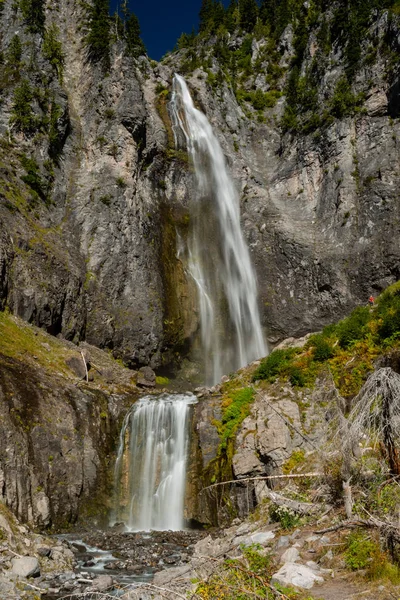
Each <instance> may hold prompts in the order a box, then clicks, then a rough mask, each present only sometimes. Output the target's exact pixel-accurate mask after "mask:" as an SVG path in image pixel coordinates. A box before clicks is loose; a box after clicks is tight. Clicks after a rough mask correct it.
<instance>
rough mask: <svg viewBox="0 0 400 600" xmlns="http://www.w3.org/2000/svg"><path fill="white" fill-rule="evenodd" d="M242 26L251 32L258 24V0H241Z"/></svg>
mask: <svg viewBox="0 0 400 600" xmlns="http://www.w3.org/2000/svg"><path fill="white" fill-rule="evenodd" d="M239 12H240V26H241V27H242V28H243V29H244V30H245V31H247V32H249V33H250V32H251V31H253V29H254V26H255V24H256V22H257V17H258V5H257V2H256V0H239Z"/></svg>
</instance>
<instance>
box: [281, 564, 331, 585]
mask: <svg viewBox="0 0 400 600" xmlns="http://www.w3.org/2000/svg"><path fill="white" fill-rule="evenodd" d="M323 581H324V580H323V578H322V577H320V576H319V575H317V574H316V572H315V571H314V570H313V569H311V568H310V567H306V566H305V565H300V564H298V563H286V564H285V565H283V567H281V568H280V569H279V571H278V572H277V573H275V574H274V575H273V576H272V579H271V583H279V584H280V585H283V586H285V587H286V586H290V585H294V586H296V587H299V588H302V589H304V590H309V589H310V588H312V587H313V585H314V584H315V583H323Z"/></svg>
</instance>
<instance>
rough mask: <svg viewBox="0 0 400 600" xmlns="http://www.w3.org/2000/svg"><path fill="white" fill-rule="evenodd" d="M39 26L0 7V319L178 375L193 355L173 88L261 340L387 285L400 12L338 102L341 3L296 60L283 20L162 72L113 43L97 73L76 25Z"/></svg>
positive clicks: (186, 182) (306, 326) (385, 20)
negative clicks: (228, 183) (233, 237)
mask: <svg viewBox="0 0 400 600" xmlns="http://www.w3.org/2000/svg"><path fill="white" fill-rule="evenodd" d="M310 6H311V5H310ZM338 6H340V5H339V4H338ZM44 9H45V10H44V24H43V27H42V29H40V30H39V31H37V30H34V29H32V26H30V25H29V22H28V20H27V16H26V14H25V13H24V7H23V6H22V7H21V6H19V4H18V3H15V2H14V3H13V2H12V1H11V0H5V1H4V2H3V3H2V12H1V21H0V34H1V46H2V52H3V63H2V65H1V69H2V79H3V83H2V90H1V95H2V103H1V107H0V135H1V148H0V154H1V157H0V158H1V171H2V177H1V181H0V186H1V187H0V197H1V204H0V219H1V237H0V269H1V281H0V303H1V307H3V308H4V307H5V306H8V307H9V308H10V309H11V310H12V311H13V312H14V314H17V315H19V316H21V317H22V318H23V319H25V320H27V321H29V322H32V323H35V324H36V325H39V326H40V327H44V328H45V329H46V330H47V331H48V332H50V333H52V334H62V335H63V336H64V337H66V338H67V339H70V340H82V339H85V340H87V341H88V342H89V343H91V344H95V345H98V346H101V347H106V348H110V349H112V350H113V351H114V353H115V355H116V356H119V357H122V358H123V359H124V360H125V362H126V363H127V364H128V365H130V366H135V365H140V364H151V365H152V366H154V367H157V366H160V365H171V364H172V363H174V362H176V361H178V362H179V360H180V356H181V355H182V354H186V353H187V350H188V348H189V347H190V346H193V344H194V337H195V332H196V331H197V328H198V316H197V312H196V294H195V289H194V286H193V284H192V282H191V281H188V279H187V277H186V275H185V265H184V264H183V263H182V262H181V259H180V258H179V241H180V240H181V239H184V237H185V235H186V232H187V229H188V227H190V217H189V212H190V210H189V208H190V198H191V195H192V185H193V183H192V177H193V176H192V173H191V169H190V165H188V163H187V158H186V154H185V152H184V151H183V150H176V149H175V148H174V142H173V135H172V130H171V124H170V119H169V115H168V89H169V86H170V84H171V79H172V76H173V73H174V71H175V70H180V71H181V72H184V73H185V76H186V78H187V79H188V81H189V84H190V86H191V89H192V91H193V93H194V95H195V97H196V101H197V103H198V105H199V106H201V108H202V109H203V110H204V111H205V112H206V114H207V116H208V118H209V119H210V121H211V123H212V124H213V126H214V127H215V131H216V132H217V133H218V136H219V139H220V142H221V144H222V146H223V149H224V152H225V154H226V158H227V161H228V163H229V165H230V167H231V170H232V173H233V176H234V178H235V180H236V181H237V183H238V186H239V187H240V189H241V211H242V220H243V227H244V231H245V233H246V237H247V240H248V243H249V246H250V249H251V254H252V259H253V262H254V264H255V267H256V270H257V275H258V282H259V289H260V306H261V309H262V318H263V324H264V326H265V328H266V331H267V334H268V337H269V338H270V340H271V341H276V340H278V339H281V338H283V337H285V336H287V335H288V334H291V335H293V334H296V335H297V334H302V333H304V332H306V331H309V330H316V329H318V328H320V327H321V326H322V325H323V324H325V323H326V322H327V321H328V320H331V319H332V315H335V316H338V317H339V316H341V315H343V314H345V313H346V312H348V311H349V309H350V308H351V307H352V306H354V305H355V304H357V303H360V302H364V301H365V300H366V299H367V298H368V296H369V295H370V294H371V293H375V292H376V291H379V290H381V289H382V288H383V287H384V286H386V285H387V284H389V283H391V282H392V281H394V280H396V279H398V278H399V277H400V273H399V252H398V245H397V244H396V235H397V234H398V223H399V214H398V203H397V184H398V176H399V174H398V161H399V151H398V144H397V139H398V135H399V131H398V129H399V123H398V118H397V117H398V114H399V91H398V90H399V83H398V61H397V59H396V53H397V51H398V17H397V16H396V14H393V13H390V12H388V11H387V10H380V11H376V10H375V12H374V11H371V13H370V17H369V20H368V21H367V25H366V27H365V37H364V39H363V40H362V41H361V42H360V48H359V50H360V57H359V59H358V63H357V68H356V69H355V70H354V74H353V75H352V79H351V82H350V83H348V84H345V86H343V76H344V74H346V73H347V66H348V65H347V62H346V61H347V60H348V57H347V54H348V52H347V50H346V49H347V48H348V44H349V42H348V41H346V39H345V38H343V37H342V38H341V37H340V36H338V35H337V36H336V38H335V37H334V26H335V23H336V21H335V18H336V17H335V14H336V13H335V9H337V6H336V5H335V4H334V5H333V6H332V7H330V8H329V9H328V8H325V9H323V10H322V12H321V11H320V12H319V13H318V14H317V15H316V16H314V17H313V19H314V20H312V19H311V17H310V15H308V13H307V15H308V16H307V19H306V21H305V23H306V29H305V35H304V36H303V38H304V39H303V46H302V48H301V56H300V55H299V42H298V39H299V35H300V34H299V27H300V25H299V22H300V23H301V19H300V21H299V18H300V17H299V18H297V17H296V18H297V21H296V19H294V20H293V21H292V22H289V23H288V24H287V26H286V27H285V29H284V30H283V31H282V32H280V33H279V35H278V36H277V35H275V38H274V41H273V43H272V42H271V39H270V37H268V28H265V27H264V28H260V27H258V30H255V31H254V32H250V34H245V32H241V31H240V30H237V31H236V32H233V33H227V32H222V34H210V35H209V37H208V38H205V37H204V34H203V37H201V36H200V38H199V39H198V40H197V41H196V44H198V46H197V50H196V52H195V54H196V60H195V59H194V58H193V47H189V48H183V49H181V50H179V51H178V52H177V53H175V54H173V55H170V56H168V57H167V58H166V59H164V61H163V62H162V63H161V64H156V63H154V62H152V61H149V60H148V59H147V58H146V57H144V56H141V57H139V58H137V57H136V58H135V57H132V56H129V55H128V54H127V52H126V45H125V42H124V41H122V40H121V39H118V34H116V35H115V36H114V42H113V44H112V47H111V51H110V52H111V53H110V64H109V66H108V67H107V68H105V66H104V64H103V63H101V62H93V60H91V59H90V56H89V52H88V45H87V27H88V13H87V7H85V6H84V5H82V4H81V3H79V2H77V1H73V0H63V1H59V2H57V3H54V2H47V3H45V4H44ZM311 9H312V7H311V8H309V9H307V10H309V11H311ZM304 10H305V9H304ZM303 20H304V19H303ZM327 24H328V25H327ZM327 26H328V29H329V27H330V28H331V34H330V35H331V41H330V43H329V44H327V42H326V39H323V35H322V33H323V30H324V28H325V29H326V28H327ZM321 32H322V33H321ZM191 43H192V42H191ZM57 44H58V45H57ZM49 48H50V49H49ZM221 48H222V50H221ZM346 52H347V54H346ZM227 56H228V59H229V60H228V59H227V58H226V57H227ZM198 57H200V59H199V58H198ZM229 57H231V58H229ZM232 57H234V58H235V61H236V63H235V64H236V67H235V69H236V71H235V72H236V76H235V77H234V78H233V76H232V69H231V68H230V67H229V68H228V67H227V66H226V64H227V60H228V62H229V61H231V62H232V60H233V58H232ZM231 59H232V60H231ZM229 64H231V63H229ZM317 67H318V68H317ZM295 69H297V75H296V72H295ZM294 72H295V76H296V77H297V79H296V77H294V75H293V73H294ZM271 73H272V74H273V75H271ZM294 79H295V81H294V83H293V80H294ZM235 82H236V83H235ZM237 82H239V84H238V83H237ZM293 90H294V91H293ZM307 98H309V99H311V100H312V102H311V100H310V102H311V105H312V106H311V109H310V107H309V106H308V105H307V102H306V99H307ZM291 108H292V109H293V110H292V113H290V111H289V112H288V109H291ZM293 113H295V114H294V115H293Z"/></svg>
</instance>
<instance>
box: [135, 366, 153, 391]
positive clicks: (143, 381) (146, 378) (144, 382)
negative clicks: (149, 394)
mask: <svg viewBox="0 0 400 600" xmlns="http://www.w3.org/2000/svg"><path fill="white" fill-rule="evenodd" d="M137 385H138V387H144V388H153V387H155V385H156V374H155V373H154V371H153V369H151V368H150V367H142V368H141V369H139V371H138V377H137Z"/></svg>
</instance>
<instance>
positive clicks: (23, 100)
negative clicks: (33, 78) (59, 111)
mask: <svg viewBox="0 0 400 600" xmlns="http://www.w3.org/2000/svg"><path fill="white" fill-rule="evenodd" d="M32 100H33V92H32V89H31V87H30V85H29V81H28V80H27V79H24V80H23V81H22V82H21V84H20V85H19V86H18V87H17V88H16V89H15V91H14V98H13V103H12V109H11V118H10V123H11V124H12V125H13V126H14V127H15V129H16V130H17V131H22V132H23V133H25V134H32V133H33V132H34V131H35V130H36V129H37V125H38V123H37V119H36V117H35V113H34V112H33V109H32Z"/></svg>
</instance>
